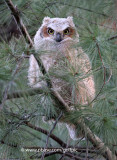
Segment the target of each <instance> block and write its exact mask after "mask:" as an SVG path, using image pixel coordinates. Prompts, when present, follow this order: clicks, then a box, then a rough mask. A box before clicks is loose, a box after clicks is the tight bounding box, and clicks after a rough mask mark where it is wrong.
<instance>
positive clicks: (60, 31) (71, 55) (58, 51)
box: [28, 17, 95, 139]
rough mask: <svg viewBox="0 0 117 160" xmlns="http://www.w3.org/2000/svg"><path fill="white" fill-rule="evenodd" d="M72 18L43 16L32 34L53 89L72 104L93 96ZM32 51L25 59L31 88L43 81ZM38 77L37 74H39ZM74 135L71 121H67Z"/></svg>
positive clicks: (43, 84)
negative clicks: (38, 26)
mask: <svg viewBox="0 0 117 160" xmlns="http://www.w3.org/2000/svg"><path fill="white" fill-rule="evenodd" d="M78 42H79V35H78V33H77V30H76V28H75V25H74V22H73V18H72V17H67V18H49V17H45V18H44V20H43V23H42V25H41V27H40V28H39V30H38V31H37V33H36V35H35V37H34V47H35V51H36V52H37V53H38V55H39V57H40V59H41V60H42V63H43V65H44V67H45V69H46V71H47V73H48V74H49V75H50V77H51V81H52V84H53V89H54V90H56V91H57V92H58V93H59V95H60V96H61V97H62V98H63V99H64V101H65V102H66V103H67V104H68V106H70V107H71V109H72V108H73V106H75V105H77V104H81V105H86V104H87V103H89V102H90V101H91V100H92V99H93V98H94V96H95V84H94V79H93V75H92V74H91V64H90V60H89V58H88V56H87V55H86V54H85V53H84V52H83V50H82V48H81V47H77V44H78ZM42 76H43V75H42V73H41V71H40V69H39V66H38V63H37V61H36V59H35V58H34V56H33V55H31V56H30V59H29V71H28V79H29V85H30V86H31V87H34V88H38V87H42V86H45V85H46V82H45V81H44V80H42ZM40 77H41V78H40ZM67 127H68V130H69V132H70V136H71V137H72V139H74V132H73V128H74V126H73V125H71V126H70V125H67Z"/></svg>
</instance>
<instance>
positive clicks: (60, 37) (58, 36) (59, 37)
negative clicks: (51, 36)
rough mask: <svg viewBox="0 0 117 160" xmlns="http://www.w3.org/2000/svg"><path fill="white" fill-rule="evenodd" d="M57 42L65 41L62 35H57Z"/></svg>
mask: <svg viewBox="0 0 117 160" xmlns="http://www.w3.org/2000/svg"><path fill="white" fill-rule="evenodd" d="M55 40H56V42H61V41H62V40H63V38H62V35H61V34H60V33H57V34H56V38H55Z"/></svg>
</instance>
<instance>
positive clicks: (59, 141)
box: [25, 122, 67, 148]
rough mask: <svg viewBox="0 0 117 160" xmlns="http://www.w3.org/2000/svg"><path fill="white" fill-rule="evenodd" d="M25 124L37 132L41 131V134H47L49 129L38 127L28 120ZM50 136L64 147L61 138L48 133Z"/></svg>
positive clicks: (64, 144)
mask: <svg viewBox="0 0 117 160" xmlns="http://www.w3.org/2000/svg"><path fill="white" fill-rule="evenodd" d="M25 124H26V125H27V126H28V127H30V128H32V129H34V130H36V131H39V132H41V133H43V134H45V135H49V131H47V130H45V129H42V128H40V127H37V126H34V125H32V124H31V123H29V122H25ZM50 137H51V138H52V139H53V140H55V141H56V142H57V143H58V144H60V145H61V146H62V147H65V148H66V146H67V145H66V143H64V142H63V141H62V140H61V139H59V138H58V137H56V136H55V135H54V134H50Z"/></svg>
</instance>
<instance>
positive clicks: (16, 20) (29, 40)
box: [4, 0, 33, 47]
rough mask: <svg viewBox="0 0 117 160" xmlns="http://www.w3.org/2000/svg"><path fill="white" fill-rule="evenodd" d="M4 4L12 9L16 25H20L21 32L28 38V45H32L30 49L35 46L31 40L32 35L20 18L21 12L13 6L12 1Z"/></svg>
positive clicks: (6, 1)
mask: <svg viewBox="0 0 117 160" xmlns="http://www.w3.org/2000/svg"><path fill="white" fill-rule="evenodd" d="M4 2H5V3H6V5H7V6H8V8H9V9H10V11H11V14H12V15H13V18H14V20H15V22H16V24H17V25H18V27H19V30H20V32H21V33H22V35H23V36H24V38H27V40H28V43H29V44H30V47H32V46H33V41H32V40H31V38H30V35H29V33H28V32H27V29H26V27H25V25H24V24H23V22H22V20H21V18H20V12H19V11H18V9H17V7H15V6H14V5H13V3H12V1H11V0H4Z"/></svg>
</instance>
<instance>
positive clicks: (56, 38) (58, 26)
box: [41, 17, 76, 44]
mask: <svg viewBox="0 0 117 160" xmlns="http://www.w3.org/2000/svg"><path fill="white" fill-rule="evenodd" d="M41 34H42V36H43V37H44V38H47V39H51V40H53V42H55V43H58V44H59V43H63V42H64V41H68V40H73V38H74V37H75V36H76V30H75V26H74V23H73V20H72V17H68V18H49V17H45V18H44V20H43V24H42V32H41Z"/></svg>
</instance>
